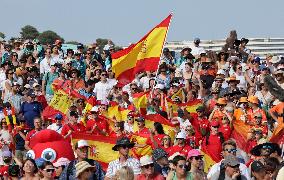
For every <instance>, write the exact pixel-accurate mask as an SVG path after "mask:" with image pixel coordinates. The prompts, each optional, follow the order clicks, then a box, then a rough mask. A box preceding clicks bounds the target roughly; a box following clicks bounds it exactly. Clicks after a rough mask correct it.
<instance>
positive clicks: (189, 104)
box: [166, 98, 203, 114]
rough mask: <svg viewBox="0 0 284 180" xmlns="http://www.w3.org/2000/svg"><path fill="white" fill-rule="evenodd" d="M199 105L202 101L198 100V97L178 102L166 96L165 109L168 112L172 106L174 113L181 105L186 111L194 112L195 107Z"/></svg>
mask: <svg viewBox="0 0 284 180" xmlns="http://www.w3.org/2000/svg"><path fill="white" fill-rule="evenodd" d="M199 106H203V104H202V101H201V100H199V99H196V100H193V101H190V102H186V103H179V104H178V103H176V102H174V101H173V100H172V99H170V98H166V107H167V111H168V112H169V111H170V108H172V110H173V113H174V114H177V110H178V108H181V107H185V109H186V110H187V112H189V113H191V114H194V113H196V109H197V108H198V107H199Z"/></svg>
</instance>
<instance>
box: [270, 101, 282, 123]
mask: <svg viewBox="0 0 284 180" xmlns="http://www.w3.org/2000/svg"><path fill="white" fill-rule="evenodd" d="M283 108H284V102H281V103H279V104H277V105H276V106H274V107H272V108H271V109H270V111H269V112H270V113H271V114H274V115H276V117H277V123H278V124H283V115H282V114H283V113H284V112H283Z"/></svg>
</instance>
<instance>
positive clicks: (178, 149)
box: [169, 145, 192, 157]
mask: <svg viewBox="0 0 284 180" xmlns="http://www.w3.org/2000/svg"><path fill="white" fill-rule="evenodd" d="M190 150H192V147H191V146H189V145H185V146H179V145H175V146H172V147H171V148H170V150H169V151H170V152H169V156H171V155H173V154H174V153H176V152H179V153H181V154H183V155H185V157H187V154H188V152H189V151H190Z"/></svg>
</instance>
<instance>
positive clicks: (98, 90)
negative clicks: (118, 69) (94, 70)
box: [93, 71, 113, 101]
mask: <svg viewBox="0 0 284 180" xmlns="http://www.w3.org/2000/svg"><path fill="white" fill-rule="evenodd" d="M112 87H113V84H111V83H110V82H109V81H108V79H107V72H106V71H102V73H101V76H100V82H98V83H96V85H95V88H94V90H93V93H94V94H95V95H96V97H97V100H100V101H107V97H108V94H109V92H110V90H111V89H112Z"/></svg>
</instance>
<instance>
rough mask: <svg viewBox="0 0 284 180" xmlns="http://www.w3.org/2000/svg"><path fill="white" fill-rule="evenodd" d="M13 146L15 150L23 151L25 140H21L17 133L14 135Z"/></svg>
mask: <svg viewBox="0 0 284 180" xmlns="http://www.w3.org/2000/svg"><path fill="white" fill-rule="evenodd" d="M15 146H16V147H15V148H16V150H20V151H23V150H25V140H24V139H23V138H22V136H21V135H20V134H19V133H17V134H16V135H15Z"/></svg>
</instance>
